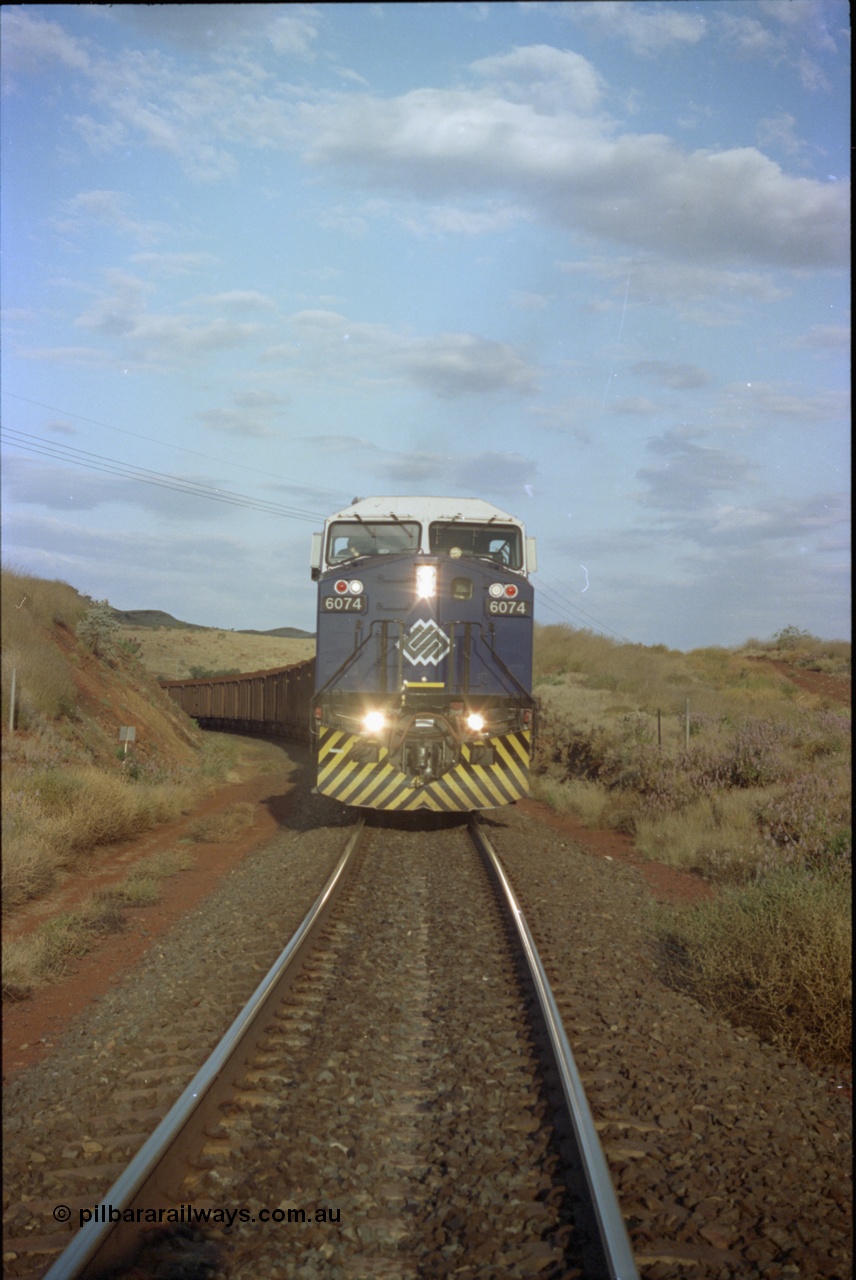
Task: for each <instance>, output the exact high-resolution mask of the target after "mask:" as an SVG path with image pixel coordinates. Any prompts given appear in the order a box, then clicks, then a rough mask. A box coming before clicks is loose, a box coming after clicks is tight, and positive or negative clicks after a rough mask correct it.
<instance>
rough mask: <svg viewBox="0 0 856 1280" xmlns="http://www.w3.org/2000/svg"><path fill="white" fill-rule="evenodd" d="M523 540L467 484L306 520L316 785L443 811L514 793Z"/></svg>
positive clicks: (525, 652)
mask: <svg viewBox="0 0 856 1280" xmlns="http://www.w3.org/2000/svg"><path fill="white" fill-rule="evenodd" d="M535 567H536V565H535V545H534V540H533V539H531V538H527V537H526V533H525V530H524V527H523V524H522V523H521V521H519V520H516V519H515V518H514V517H513V516H510V515H508V514H507V513H506V512H504V511H501V510H499V508H497V507H494V506H492V505H491V504H490V503H488V502H483V501H481V500H480V499H478V498H465V499H460V498H432V497H421V498H420V497H413V498H408V497H394V498H393V497H387V498H384V497H377V498H365V499H362V500H357V499H355V500H354V502H353V503H352V504H351V505H350V506H349V507H346V508H345V509H344V510H342V511H339V512H337V513H336V514H335V515H333V516H331V517H330V518H329V519H328V520H327V521H326V524H325V527H324V530H323V532H321V533H317V534H315V535H313V541H312V577H313V578H314V579H315V580H316V581H317V583H318V622H317V647H316V657H315V689H314V694H313V696H312V718H311V727H312V734H313V736H314V738H315V740H316V745H317V788H318V790H319V791H320V792H321V793H322V794H324V795H329V796H334V797H335V798H336V799H338V800H340V801H342V802H343V803H345V804H349V805H355V806H360V807H364V808H370V809H395V810H400V811H410V810H417V809H430V810H437V811H446V812H455V811H468V810H477V809H490V808H495V807H497V806H500V805H505V804H511V803H513V802H514V801H515V800H517V799H518V798H520V797H521V796H525V795H527V794H528V792H529V758H530V747H531V734H532V715H533V699H532V694H531V687H532V626H533V621H532V614H533V591H532V586H531V585H530V582H529V575H530V573H533V572H534V571H535Z"/></svg>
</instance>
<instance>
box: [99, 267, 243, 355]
mask: <svg viewBox="0 0 856 1280" xmlns="http://www.w3.org/2000/svg"><path fill="white" fill-rule="evenodd" d="M107 280H108V284H109V286H110V291H109V292H108V293H104V294H101V296H100V297H98V298H97V299H96V300H95V301H94V302H93V303H92V305H91V306H90V307H89V308H88V310H87V311H85V312H84V313H83V315H81V316H79V317H78V318H77V320H76V321H75V323H76V324H77V325H78V326H79V327H80V328H83V329H88V330H90V331H91V332H93V333H97V334H99V335H100V336H101V337H102V338H104V339H106V340H107V341H108V342H113V343H114V344H115V346H116V349H117V353H118V354H121V355H122V357H123V359H125V360H126V361H130V362H133V363H142V364H144V365H148V364H174V363H175V362H176V361H180V360H182V359H187V358H194V357H198V356H201V355H204V354H206V353H209V352H212V351H220V350H227V349H229V348H232V347H236V346H239V345H241V344H242V343H243V342H245V341H246V340H247V339H248V338H250V337H253V336H254V335H255V334H257V333H258V332H260V326H259V325H257V324H248V323H238V322H237V321H227V320H224V319H222V318H220V317H215V318H214V319H208V318H206V317H205V316H203V315H200V314H199V313H198V312H196V313H194V312H176V313H171V314H170V313H166V312H161V313H157V312H150V311H148V310H147V309H146V302H145V297H146V295H147V294H149V293H151V291H152V286H151V285H149V284H148V283H147V282H145V281H143V280H140V279H139V278H138V277H136V276H132V275H130V274H128V273H126V272H123V271H118V270H111V271H108V272H107Z"/></svg>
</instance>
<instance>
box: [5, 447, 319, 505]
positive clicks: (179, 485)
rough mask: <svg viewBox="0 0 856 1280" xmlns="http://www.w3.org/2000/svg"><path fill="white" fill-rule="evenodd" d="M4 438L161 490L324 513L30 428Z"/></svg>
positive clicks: (241, 503)
mask: <svg viewBox="0 0 856 1280" xmlns="http://www.w3.org/2000/svg"><path fill="white" fill-rule="evenodd" d="M0 436H2V439H3V440H5V441H6V443H7V444H10V445H13V446H15V447H16V448H18V449H24V450H26V451H27V452H28V453H36V454H41V455H43V456H44V457H48V458H54V459H56V460H57V461H60V462H70V463H72V464H73V465H74V466H77V467H83V468H84V469H85V470H87V471H99V472H102V473H104V474H106V475H114V476H119V477H120V478H121V479H124V480H134V481H137V482H138V483H140V484H150V485H155V486H156V487H157V488H159V489H170V490H172V491H173V492H174V493H185V494H188V495H190V496H192V497H196V498H208V499H209V500H210V501H212V502H223V503H226V504H227V505H228V506H233V507H244V508H246V509H247V510H251V511H264V512H267V513H268V514H269V515H275V516H281V517H283V518H285V519H289V520H305V521H307V522H310V523H313V524H317V523H318V521H323V520H324V518H325V517H324V516H323V515H321V514H319V513H318V512H315V511H307V510H304V509H302V508H300V507H288V506H285V505H284V504H283V503H279V502H269V501H268V500H267V499H266V498H253V497H251V496H250V495H249V494H245V493H236V492H235V491H233V490H231V489H220V488H216V487H215V486H213V485H207V484H202V483H201V482H200V481H196V480H188V479H185V478H182V477H181V476H173V475H170V474H168V473H166V472H161V471H151V470H149V468H147V467H135V466H132V465H131V464H130V463H126V462H120V461H118V459H116V458H107V457H104V456H103V455H102V454H98V453H90V452H89V451H88V450H86V449H74V448H72V446H71V445H65V444H59V443H57V442H55V441H51V440H45V439H44V438H43V437H41V436H35V435H31V434H30V433H29V432H26V431H15V430H13V429H11V428H9V427H4V428H2V431H1V432H0Z"/></svg>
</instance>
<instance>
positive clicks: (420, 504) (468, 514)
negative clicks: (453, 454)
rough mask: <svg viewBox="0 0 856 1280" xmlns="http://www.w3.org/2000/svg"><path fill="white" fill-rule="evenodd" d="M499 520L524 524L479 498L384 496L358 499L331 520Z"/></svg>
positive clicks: (423, 521)
mask: <svg viewBox="0 0 856 1280" xmlns="http://www.w3.org/2000/svg"><path fill="white" fill-rule="evenodd" d="M357 516H359V517H360V518H361V519H363V520H383V519H384V518H386V519H392V518H394V519H396V520H419V521H421V522H422V523H425V522H426V521H432V520H479V521H488V520H501V521H503V522H504V523H506V524H515V525H518V526H519V527H521V528H522V526H523V521H522V520H518V519H517V518H516V516H512V515H509V514H508V512H507V511H502V510H501V509H500V508H499V507H495V506H493V505H492V503H490V502H484V501H483V500H482V499H481V498H428V497H385V498H360V499H358V500H357V501H355V502H353V503H352V504H351V505H350V506H349V507H343V508H342V510H341V511H337V512H336V514H335V515H334V516H330V517H329V520H328V522H329V521H331V520H349V519H350V520H353V519H355V518H356V517H357Z"/></svg>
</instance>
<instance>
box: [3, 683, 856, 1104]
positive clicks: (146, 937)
mask: <svg viewBox="0 0 856 1280" xmlns="http://www.w3.org/2000/svg"><path fill="white" fill-rule="evenodd" d="M774 665H775V666H776V667H778V668H779V669H780V670H781V671H782V674H783V676H785V677H786V678H787V679H788V680H791V681H792V682H793V683H794V684H796V685H798V686H799V687H800V688H802V689H805V690H806V691H807V692H810V693H813V694H818V695H820V696H821V697H826V698H829V699H832V700H834V701H837V702H844V703H849V702H850V681H849V680H842V679H838V678H836V677H832V676H824V675H821V674H820V673H818V672H811V671H795V670H794V669H793V668H792V667H790V666H788V665H787V664H785V663H775V664H774ZM272 791H273V792H276V794H271V793H272ZM292 792H293V788H292V786H291V784H289V783H287V782H286V784H285V787H283V782H282V773H281V772H280V773H279V774H271V773H264V772H262V773H256V774H255V775H254V776H251V777H249V778H247V779H245V780H244V781H242V782H238V783H233V784H231V785H228V786H224V787H223V788H221V789H220V790H219V791H218V792H217V793H216V795H214V796H211V797H209V798H208V800H207V801H206V802H205V803H204V804H202V805H201V806H200V807H199V808H198V809H196V810H194V812H193V813H191V814H188V815H187V816H185V817H183V818H182V819H181V820H180V821H179V822H173V823H168V824H165V825H163V826H161V827H158V828H156V829H155V830H154V831H151V832H149V833H148V834H146V835H144V836H141V837H140V838H139V839H137V840H133V841H130V842H128V843H127V844H121V845H113V846H110V847H109V848H107V849H104V850H99V851H96V854H95V855H94V858H93V862H92V864H91V868H90V873H89V875H87V877H86V879H85V880H83V881H82V880H81V879H79V878H78V879H76V880H75V881H74V882H73V883H72V884H69V885H68V886H66V888H65V889H63V890H60V891H59V892H58V893H57V894H54V895H51V897H50V898H48V899H45V900H44V901H43V902H40V903H38V904H35V905H34V906H33V907H31V908H30V909H29V910H28V911H27V912H25V913H22V915H21V916H20V917H18V918H17V919H16V921H15V922H14V924H12V923H10V924H8V925H6V926H5V927H4V937H5V938H10V937H17V936H21V934H22V933H26V932H27V931H29V930H30V929H32V928H35V927H36V926H37V925H38V924H39V923H41V922H42V921H43V920H45V919H46V918H49V917H50V916H52V915H56V914H57V913H59V912H60V911H68V910H70V909H72V908H73V907H74V906H75V905H77V904H78V903H79V902H80V901H81V900H82V899H83V898H84V897H87V896H89V895H90V894H91V893H93V892H94V891H95V890H97V889H101V888H104V887H105V886H106V885H109V884H111V883H113V882H115V881H116V880H120V879H124V877H125V876H126V875H127V874H128V872H129V870H130V869H131V868H132V867H133V865H134V863H136V862H138V861H140V860H141V859H143V858H147V857H150V856H151V855H152V854H155V853H157V852H159V851H161V850H167V849H174V848H175V846H176V844H177V843H178V842H179V841H180V840H181V839H182V837H183V836H186V834H187V831H188V828H189V827H190V826H191V824H192V823H194V822H196V821H197V820H198V819H199V818H201V817H205V816H208V815H210V814H213V813H219V812H221V811H222V810H223V809H226V808H229V807H230V806H232V805H234V804H237V803H239V802H241V801H250V802H252V803H253V804H254V805H255V819H254V821H253V823H252V824H251V825H250V826H248V827H247V828H246V829H245V830H244V831H243V832H242V833H241V834H240V835H239V836H237V837H236V838H234V839H233V840H231V841H230V842H229V843H228V844H195V845H193V846H192V848H193V849H194V851H197V852H198V857H197V861H196V865H195V866H194V867H193V868H191V869H190V870H188V871H183V872H180V873H179V874H178V875H175V876H172V877H171V878H170V879H169V880H165V881H164V882H163V883H164V885H165V886H166V888H165V890H164V894H163V898H162V900H161V901H160V902H158V903H156V904H155V905H153V906H151V907H142V908H134V909H133V910H129V911H128V913H127V917H126V918H127V927H126V929H125V930H124V931H123V932H122V933H119V934H111V935H110V936H109V937H107V938H105V939H103V940H101V941H99V942H98V943H96V945H95V946H94V947H93V949H92V951H90V952H89V954H88V955H86V956H84V957H83V958H82V959H80V960H77V961H74V962H73V963H72V966H71V968H70V971H69V973H68V975H67V977H65V978H64V979H62V980H61V981H59V982H56V983H53V984H51V985H50V986H46V987H44V988H42V989H40V990H38V991H37V992H36V993H35V994H34V995H33V997H32V998H31V999H28V1000H23V1001H20V1002H11V1001H6V1003H5V1007H4V1010H3V1045H2V1065H3V1080H4V1081H6V1080H7V1079H8V1078H9V1077H10V1076H11V1075H13V1074H14V1073H15V1072H16V1071H19V1070H20V1069H21V1068H22V1067H25V1066H28V1065H29V1064H31V1063H34V1062H37V1061H39V1060H40V1059H41V1058H42V1057H44V1056H45V1054H46V1053H47V1052H48V1050H49V1049H50V1048H52V1046H53V1044H54V1043H55V1042H56V1040H57V1039H59V1037H60V1036H61V1035H62V1033H63V1031H64V1030H65V1028H66V1026H67V1025H68V1023H69V1022H70V1021H71V1019H72V1018H74V1017H75V1016H76V1015H77V1014H79V1013H80V1012H82V1011H83V1010H84V1009H85V1008H87V1007H88V1005H89V1004H91V1003H92V1002H93V1001H94V999H95V998H96V997H98V996H100V995H103V994H104V992H106V991H108V990H109V989H110V987H111V986H113V985H115V983H116V982H117V981H119V979H120V978H121V976H122V975H123V974H124V973H126V972H127V971H128V970H129V969H130V968H131V967H132V966H133V965H134V964H136V963H137V962H138V961H139V960H140V959H141V958H142V957H143V956H144V955H145V954H146V953H147V952H148V950H149V949H150V948H151V947H152V946H153V945H154V943H155V942H156V941H157V939H158V938H159V937H160V936H161V935H162V934H164V933H166V932H167V931H168V930H169V929H170V928H172V926H173V925H174V924H175V923H176V921H178V920H179V919H181V917H182V916H183V915H185V914H186V913H187V912H188V911H189V910H191V909H192V908H193V907H195V906H196V905H197V903H199V902H200V901H202V899H203V898H205V897H207V896H208V894H210V893H212V892H213V890H214V889H215V888H216V887H217V885H218V884H219V883H220V881H221V880H222V879H223V877H224V876H226V875H228V874H229V872H230V871H231V870H232V869H233V868H234V867H236V866H238V865H239V864H240V862H241V861H242V860H243V859H244V858H245V857H246V856H247V854H248V853H250V852H251V851H252V849H254V848H256V846H257V845H259V844H261V843H263V842H264V841H266V840H269V839H270V838H271V837H272V836H273V835H274V834H275V833H276V831H277V829H278V826H279V819H280V818H281V817H282V816H283V815H284V814H285V812H287V809H288V806H289V803H290V796H291V794H292ZM519 809H520V811H521V812H523V813H525V814H527V815H529V816H531V817H532V818H533V819H535V820H536V821H538V822H542V823H544V824H546V825H547V826H549V827H551V828H552V829H553V830H555V831H558V832H561V833H562V834H563V835H565V836H566V837H567V838H568V840H571V841H573V842H574V843H576V844H578V845H579V846H580V847H581V848H583V849H585V850H586V852H588V853H590V854H592V855H593V856H595V857H601V858H610V859H615V860H616V861H621V862H625V863H628V864H630V865H631V866H634V867H638V869H639V871H640V873H641V875H642V877H643V879H644V881H645V884H646V885H647V887H648V889H649V891H650V892H651V894H652V895H653V896H654V897H655V898H657V899H658V900H659V901H662V902H673V903H681V902H687V903H694V902H698V901H701V900H702V899H704V898H706V897H709V896H711V895H712V893H713V892H714V891H713V890H712V889H711V887H710V885H708V884H707V883H706V882H705V881H704V880H701V879H700V878H699V877H698V876H694V875H690V874H688V873H686V872H683V871H678V870H676V869H675V868H673V867H667V866H664V865H662V864H660V863H655V862H650V861H648V860H647V859H645V858H642V857H641V856H640V855H638V854H637V853H636V851H635V848H634V845H633V841H632V839H631V838H630V837H629V836H625V835H621V834H620V833H619V832H616V831H594V830H590V829H588V828H585V827H581V826H580V825H579V824H578V823H576V822H574V821H573V820H572V819H570V818H568V817H565V816H561V815H559V814H556V813H553V811H552V810H551V809H549V808H547V806H546V805H544V804H541V803H539V802H538V801H535V800H524V801H521V802H520V803H519Z"/></svg>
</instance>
